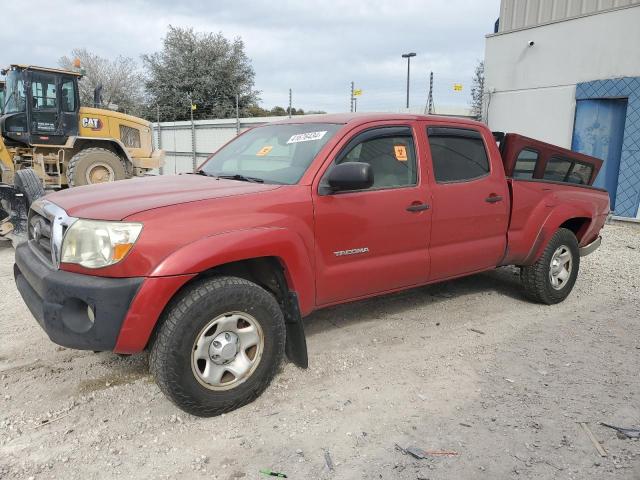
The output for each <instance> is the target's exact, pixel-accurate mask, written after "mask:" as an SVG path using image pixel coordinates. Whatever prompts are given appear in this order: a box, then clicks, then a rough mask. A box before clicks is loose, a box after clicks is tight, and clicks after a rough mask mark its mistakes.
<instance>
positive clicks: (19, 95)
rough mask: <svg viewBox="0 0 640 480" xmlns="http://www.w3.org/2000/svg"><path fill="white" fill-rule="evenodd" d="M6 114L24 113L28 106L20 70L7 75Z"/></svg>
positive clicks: (4, 110)
mask: <svg viewBox="0 0 640 480" xmlns="http://www.w3.org/2000/svg"><path fill="white" fill-rule="evenodd" d="M4 92H5V98H4V102H5V104H4V108H3V112H4V113H17V112H24V108H25V106H26V105H27V102H26V98H25V91H24V82H23V80H22V75H21V73H20V72H19V71H18V70H12V71H10V72H9V73H8V74H7V84H6V85H5V90H4Z"/></svg>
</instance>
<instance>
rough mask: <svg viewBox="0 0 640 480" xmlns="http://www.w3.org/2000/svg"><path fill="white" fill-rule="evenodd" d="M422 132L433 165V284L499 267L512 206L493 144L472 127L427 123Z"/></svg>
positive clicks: (431, 175) (497, 153)
mask: <svg viewBox="0 0 640 480" xmlns="http://www.w3.org/2000/svg"><path fill="white" fill-rule="evenodd" d="M424 129H425V131H426V133H427V138H428V144H429V151H430V160H431V162H430V163H431V166H432V168H431V169H430V170H431V171H430V180H431V182H432V185H431V192H432V198H433V217H432V228H431V232H432V233H431V242H430V255H431V274H430V280H441V279H445V278H449V277H454V276H458V275H463V274H466V273H472V272H476V271H481V270H486V269H490V268H493V267H495V266H496V265H497V264H498V263H499V262H500V260H501V259H502V257H503V256H504V254H505V248H506V232H507V225H508V219H509V208H510V207H509V191H508V187H507V182H506V180H505V176H504V170H503V167H502V161H501V159H500V157H499V152H498V150H497V147H496V145H495V143H493V140H492V139H491V138H485V136H483V133H482V132H483V131H482V130H480V129H479V128H475V127H474V126H467V125H464V126H461V125H460V124H452V125H445V124H441V123H438V124H433V125H430V124H428V123H425V124H424ZM485 133H486V132H485ZM489 142H492V144H490V143H489ZM489 152H491V153H492V155H494V159H495V160H497V161H493V162H491V160H490V156H489Z"/></svg>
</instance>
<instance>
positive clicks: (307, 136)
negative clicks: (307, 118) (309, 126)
mask: <svg viewBox="0 0 640 480" xmlns="http://www.w3.org/2000/svg"><path fill="white" fill-rule="evenodd" d="M326 133H327V131H326V130H325V131H323V132H309V133H299V134H297V135H292V136H291V138H290V139H289V140H287V144H289V143H300V142H313V141H315V140H320V139H321V138H322V137H324V136H325V135H326Z"/></svg>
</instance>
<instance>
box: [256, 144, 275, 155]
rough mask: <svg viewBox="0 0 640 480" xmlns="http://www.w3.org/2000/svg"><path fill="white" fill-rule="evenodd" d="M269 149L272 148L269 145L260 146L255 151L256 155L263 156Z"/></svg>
mask: <svg viewBox="0 0 640 480" xmlns="http://www.w3.org/2000/svg"><path fill="white" fill-rule="evenodd" d="M271 150H273V147H272V146H271V145H267V146H266V147H262V148H261V149H260V150H258V153H256V156H257V157H264V156H266V155H267V154H268V153H269V152H270V151H271Z"/></svg>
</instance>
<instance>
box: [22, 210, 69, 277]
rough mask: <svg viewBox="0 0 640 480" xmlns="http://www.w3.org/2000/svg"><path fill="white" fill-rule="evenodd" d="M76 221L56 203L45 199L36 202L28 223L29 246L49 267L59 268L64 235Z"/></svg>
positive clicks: (30, 211)
mask: <svg viewBox="0 0 640 480" xmlns="http://www.w3.org/2000/svg"><path fill="white" fill-rule="evenodd" d="M76 220H77V218H74V217H70V216H68V215H67V212H65V211H64V210H63V209H62V208H60V207H59V206H57V205H56V204H55V203H51V202H49V201H47V200H45V199H44V198H40V199H38V200H36V201H35V202H33V204H32V205H31V209H30V210H29V219H28V221H27V227H28V242H29V246H30V247H31V248H32V249H33V251H34V252H35V253H36V254H37V255H38V256H40V257H41V258H42V259H43V260H44V261H46V262H47V264H48V265H50V266H52V267H54V268H58V267H59V266H60V256H61V250H62V241H63V240H64V235H65V233H66V232H67V229H68V228H69V227H70V226H71V225H72V224H73V222H75V221H76Z"/></svg>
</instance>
